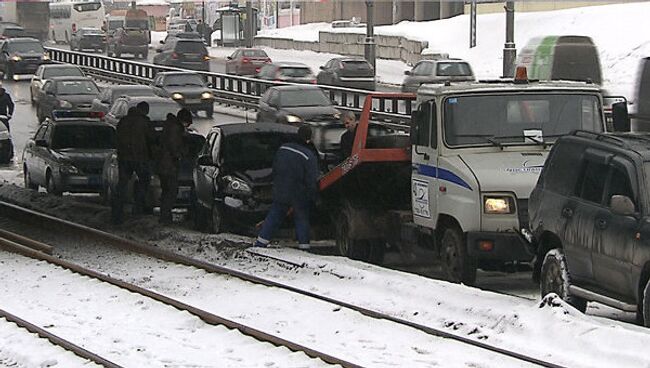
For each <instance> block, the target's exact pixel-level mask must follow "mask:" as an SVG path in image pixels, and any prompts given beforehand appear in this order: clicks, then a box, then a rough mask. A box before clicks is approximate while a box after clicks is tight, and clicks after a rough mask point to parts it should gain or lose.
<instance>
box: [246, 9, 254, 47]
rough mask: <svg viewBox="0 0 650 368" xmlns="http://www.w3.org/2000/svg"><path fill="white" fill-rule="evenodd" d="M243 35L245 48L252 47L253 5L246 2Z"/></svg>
mask: <svg viewBox="0 0 650 368" xmlns="http://www.w3.org/2000/svg"><path fill="white" fill-rule="evenodd" d="M244 26H245V27H246V28H244V33H245V36H246V47H253V35H254V34H255V32H254V31H253V27H255V20H254V19H253V3H252V1H250V0H248V1H246V24H244Z"/></svg>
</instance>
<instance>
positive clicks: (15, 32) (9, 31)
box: [2, 27, 25, 37]
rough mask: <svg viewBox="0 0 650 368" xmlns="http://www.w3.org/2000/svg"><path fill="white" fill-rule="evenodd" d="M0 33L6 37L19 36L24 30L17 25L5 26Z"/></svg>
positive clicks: (23, 33)
mask: <svg viewBox="0 0 650 368" xmlns="http://www.w3.org/2000/svg"><path fill="white" fill-rule="evenodd" d="M2 33H3V34H4V35H5V36H7V37H20V36H24V35H25V30H24V29H22V28H18V27H15V28H9V27H7V28H5V30H4V31H3V32H2Z"/></svg>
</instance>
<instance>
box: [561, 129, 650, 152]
mask: <svg viewBox="0 0 650 368" xmlns="http://www.w3.org/2000/svg"><path fill="white" fill-rule="evenodd" d="M571 135H573V136H577V137H583V138H589V139H594V140H598V141H601V142H606V143H611V144H615V145H617V146H619V147H623V148H626V149H633V148H632V147H631V146H630V141H637V142H640V143H645V144H648V145H650V135H647V134H638V133H627V134H620V135H612V134H608V133H596V132H590V131H586V130H576V131H573V132H572V133H571Z"/></svg>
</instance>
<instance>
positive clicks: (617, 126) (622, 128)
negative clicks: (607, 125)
mask: <svg viewBox="0 0 650 368" xmlns="http://www.w3.org/2000/svg"><path fill="white" fill-rule="evenodd" d="M612 121H613V123H614V131H615V132H629V131H630V115H629V114H628V112H627V102H617V103H615V104H613V105H612Z"/></svg>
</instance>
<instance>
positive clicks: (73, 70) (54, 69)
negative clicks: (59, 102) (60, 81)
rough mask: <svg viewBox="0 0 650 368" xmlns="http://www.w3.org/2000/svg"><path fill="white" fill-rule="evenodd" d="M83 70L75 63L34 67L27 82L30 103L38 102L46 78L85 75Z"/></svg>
mask: <svg viewBox="0 0 650 368" xmlns="http://www.w3.org/2000/svg"><path fill="white" fill-rule="evenodd" d="M85 76H86V75H85V74H84V72H83V70H81V68H80V67H78V66H76V65H70V64H42V65H41V66H39V67H38V69H36V73H34V76H33V77H32V81H31V83H30V84H29V96H30V99H31V101H32V105H35V104H36V103H37V102H38V99H39V98H40V96H41V93H42V88H43V84H45V82H47V80H48V79H50V78H54V77H85Z"/></svg>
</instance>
